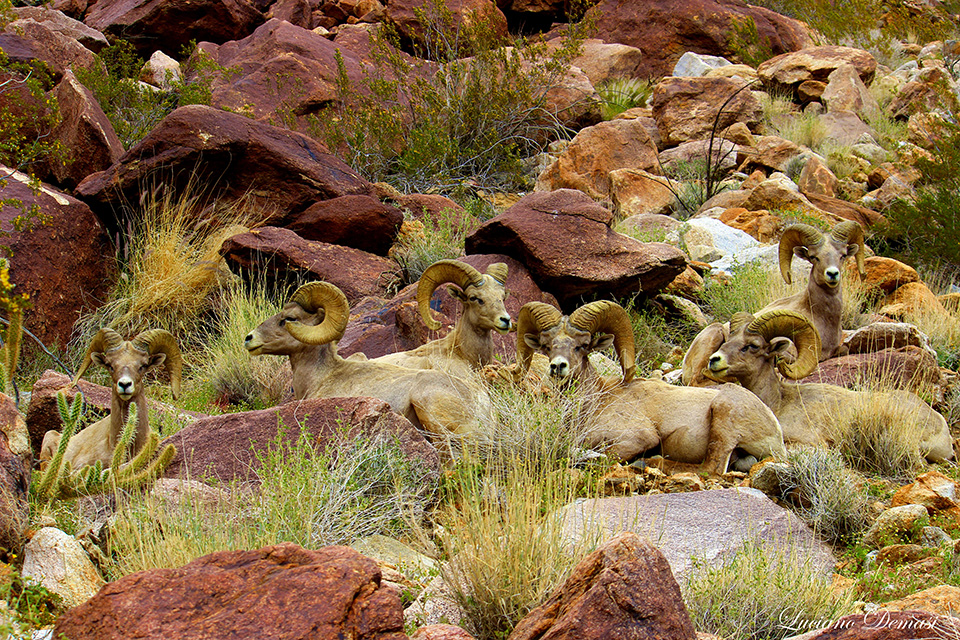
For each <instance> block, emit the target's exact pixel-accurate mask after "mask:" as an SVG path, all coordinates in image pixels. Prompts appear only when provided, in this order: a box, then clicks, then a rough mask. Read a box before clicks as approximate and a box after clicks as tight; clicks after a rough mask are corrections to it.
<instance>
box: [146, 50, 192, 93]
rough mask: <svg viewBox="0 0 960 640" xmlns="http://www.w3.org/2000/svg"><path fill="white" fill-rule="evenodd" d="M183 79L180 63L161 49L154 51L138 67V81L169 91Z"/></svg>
mask: <svg viewBox="0 0 960 640" xmlns="http://www.w3.org/2000/svg"><path fill="white" fill-rule="evenodd" d="M182 80H183V71H182V69H181V67H180V63H179V62H177V61H176V60H174V59H173V58H171V57H170V56H168V55H167V54H165V53H164V52H163V51H154V52H153V55H151V56H150V59H149V60H147V61H146V62H145V63H144V64H143V67H142V68H141V69H140V81H141V82H146V83H147V84H149V85H153V86H154V87H158V88H160V89H163V90H164V91H170V90H171V89H173V87H174V85H175V84H176V83H178V82H181V81H182Z"/></svg>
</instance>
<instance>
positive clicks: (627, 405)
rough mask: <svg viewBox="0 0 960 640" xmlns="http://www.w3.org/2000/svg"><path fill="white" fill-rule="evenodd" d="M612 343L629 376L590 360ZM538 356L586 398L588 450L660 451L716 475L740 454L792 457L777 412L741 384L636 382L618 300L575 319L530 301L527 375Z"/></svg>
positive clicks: (523, 362) (522, 338)
mask: <svg viewBox="0 0 960 640" xmlns="http://www.w3.org/2000/svg"><path fill="white" fill-rule="evenodd" d="M610 346H612V347H613V349H614V352H615V353H616V355H617V358H618V359H619V360H620V366H621V372H622V373H621V375H619V376H615V377H602V376H600V375H599V374H598V373H597V371H596V369H595V368H594V366H593V364H592V363H591V362H590V358H589V356H590V353H591V352H593V351H598V350H603V349H606V348H607V347H610ZM534 352H539V353H541V354H543V355H544V356H546V358H547V360H548V361H549V372H550V373H549V377H550V379H551V380H552V381H553V382H554V383H555V384H557V385H559V386H570V385H571V384H573V388H574V389H575V393H577V394H582V397H583V401H584V404H585V409H584V411H585V413H586V419H585V420H584V423H585V428H586V430H587V444H588V446H591V447H600V448H603V449H605V450H606V451H607V452H609V453H612V454H614V455H616V456H617V457H619V458H621V459H623V460H631V459H633V458H635V457H637V456H639V455H641V454H642V453H644V452H646V451H650V450H652V449H654V448H656V447H658V446H659V447H660V452H661V453H662V455H663V456H664V457H665V458H667V459H669V460H672V461H674V462H678V463H685V464H689V465H694V466H695V467H696V468H697V470H700V471H706V472H707V473H713V474H723V473H725V472H726V471H727V468H728V466H729V465H730V462H731V459H732V457H733V454H734V451H735V450H740V451H741V452H742V453H743V454H745V455H744V458H746V457H747V456H754V457H755V458H757V459H761V458H765V457H767V456H771V455H782V454H784V453H785V450H784V446H783V436H782V434H781V431H780V425H779V424H778V422H777V419H776V417H775V416H774V415H773V412H771V411H770V409H768V408H767V407H766V406H764V405H763V403H762V402H760V400H759V399H758V398H757V397H756V396H754V395H753V394H751V393H749V392H748V391H746V390H745V389H742V388H741V387H739V386H736V385H722V386H721V387H720V388H718V389H700V388H694V387H677V386H674V385H671V384H667V383H666V382H663V381H662V380H644V379H639V378H634V370H635V367H636V364H635V357H636V356H635V354H636V348H635V344H634V338H633V329H632V326H631V324H630V319H629V317H628V316H627V313H626V311H625V310H624V309H623V307H621V306H620V305H618V304H617V303H615V302H611V301H599V302H592V303H590V304H587V305H585V306H582V307H580V308H579V309H577V310H576V311H574V312H573V313H572V314H570V315H569V316H564V315H563V314H561V313H560V311H558V310H557V309H555V308H553V307H551V306H550V305H547V304H544V303H540V302H530V303H527V304H526V305H524V306H523V308H522V309H521V310H520V316H519V318H518V319H517V364H518V369H519V370H520V372H521V375H522V374H524V373H525V372H526V370H527V368H529V366H530V363H531V360H532V357H533V354H534Z"/></svg>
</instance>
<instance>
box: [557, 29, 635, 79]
mask: <svg viewBox="0 0 960 640" xmlns="http://www.w3.org/2000/svg"><path fill="white" fill-rule="evenodd" d="M570 64H572V65H573V66H575V67H579V68H580V70H581V71H583V72H584V73H585V74H586V75H587V78H589V79H590V83H591V84H593V86H595V87H598V86H600V85H601V84H603V83H604V82H607V81H609V80H617V79H620V78H636V77H639V76H640V73H639V70H640V69H641V68H642V66H643V51H641V50H640V49H637V48H636V47H630V46H627V45H625V44H619V43H617V42H604V41H603V40H598V39H596V38H588V39H587V40H584V41H583V51H582V52H581V53H580V55H579V56H577V57H576V58H574V59H573V61H572V62H571V63H570Z"/></svg>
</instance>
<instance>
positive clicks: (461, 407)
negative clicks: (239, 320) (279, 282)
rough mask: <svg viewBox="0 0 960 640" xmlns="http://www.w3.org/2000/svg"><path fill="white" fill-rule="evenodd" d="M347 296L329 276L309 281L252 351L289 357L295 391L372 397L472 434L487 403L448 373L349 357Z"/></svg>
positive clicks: (441, 431)
mask: <svg viewBox="0 0 960 640" xmlns="http://www.w3.org/2000/svg"><path fill="white" fill-rule="evenodd" d="M349 314H350V308H349V305H348V303H347V298H346V296H344V294H343V292H342V291H340V289H338V288H337V287H336V286H334V285H332V284H330V283H328V282H311V283H309V284H305V285H303V286H302V287H300V288H299V289H297V291H296V292H295V293H294V294H293V296H292V297H291V298H290V301H289V302H287V303H286V305H284V307H283V309H282V310H281V311H280V313H278V314H276V315H274V316H271V317H270V318H268V319H266V320H265V321H263V323H261V324H260V326H258V327H257V328H256V329H254V330H253V331H251V332H250V333H249V334H248V335H247V336H246V338H245V340H244V346H245V347H246V348H247V351H248V352H249V353H250V354H251V355H255V356H257V355H281V356H288V357H289V358H290V366H291V369H292V370H293V394H294V397H295V398H296V399H298V400H302V399H304V398H332V397H341V396H343V397H351V396H370V397H373V398H379V399H381V400H383V401H385V402H387V403H388V404H389V405H390V407H391V408H392V409H393V410H394V411H396V412H397V413H399V414H401V415H403V416H405V417H406V418H408V419H409V420H410V421H411V422H412V423H413V424H415V425H417V426H419V427H422V428H424V429H426V430H427V431H430V432H432V433H434V434H437V435H447V434H450V433H466V432H469V431H470V430H471V428H472V426H473V425H475V424H477V422H478V420H480V419H481V415H482V411H483V408H484V407H483V404H482V403H481V402H479V401H478V399H477V398H476V396H475V394H474V393H473V392H472V391H471V390H470V388H469V387H468V386H467V385H466V384H464V383H463V382H462V381H460V380H458V379H457V378H454V377H452V376H450V375H448V374H446V373H443V372H440V371H431V370H413V369H407V368H405V367H399V366H397V365H394V364H389V363H385V362H377V361H374V360H354V359H344V358H341V357H340V356H339V355H338V354H337V341H338V340H340V338H341V337H342V336H343V332H344V330H345V329H346V327H347V320H348V318H349Z"/></svg>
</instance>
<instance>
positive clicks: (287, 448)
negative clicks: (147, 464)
mask: <svg viewBox="0 0 960 640" xmlns="http://www.w3.org/2000/svg"><path fill="white" fill-rule="evenodd" d="M283 428H285V427H283V426H281V429H283ZM258 462H259V464H260V469H259V471H258V472H257V477H258V480H259V484H258V486H257V487H255V488H250V487H246V488H243V487H240V486H228V487H221V488H220V490H219V496H218V497H216V498H210V497H209V496H205V495H201V494H193V493H192V492H191V491H189V490H186V491H185V492H184V495H183V499H182V500H181V501H180V502H178V503H171V502H169V501H168V502H165V501H163V499H162V498H158V497H156V496H155V495H151V494H145V495H132V496H129V497H126V498H124V499H123V500H122V502H124V503H125V504H123V507H122V508H121V509H120V510H119V512H118V514H117V520H116V526H115V528H113V529H111V536H110V559H109V563H108V566H107V567H106V569H107V573H108V574H109V576H110V578H111V579H116V578H118V577H120V576H123V575H127V574H129V573H133V572H135V571H140V570H144V569H152V568H166V567H178V566H181V565H183V564H185V563H187V562H189V561H191V560H193V559H195V558H198V557H200V556H202V555H205V554H208V553H212V552H214V551H224V550H235V549H256V548H259V547H262V546H266V545H271V544H276V543H278V542H283V541H290V542H295V543H297V544H299V545H301V546H303V547H306V548H318V547H322V546H326V545H332V544H349V543H351V542H354V541H356V540H359V539H361V538H364V537H367V536H370V535H373V534H377V533H381V534H386V535H402V533H403V531H404V530H405V529H407V528H408V526H409V525H408V522H415V521H417V520H418V519H419V518H421V517H422V516H423V513H424V509H425V508H426V506H427V505H429V503H430V502H431V501H432V500H433V499H434V494H435V491H436V487H437V484H436V477H435V475H434V474H432V473H431V472H429V470H428V469H427V468H426V467H424V466H423V465H422V464H421V463H420V462H418V461H416V460H412V459H409V458H407V457H406V456H405V455H404V454H403V452H402V450H401V449H400V446H399V444H398V443H397V442H396V441H394V440H393V439H390V438H389V437H385V438H375V437H362V436H358V437H355V438H348V437H347V436H346V434H341V437H340V439H339V440H338V441H336V442H332V443H330V444H329V445H328V447H327V449H326V451H324V452H320V451H317V449H316V448H315V443H314V441H313V438H312V437H310V436H309V435H308V434H306V433H303V434H301V436H300V437H299V438H298V439H297V440H296V441H295V442H294V443H292V444H286V443H285V442H284V441H283V437H282V435H278V436H277V438H276V439H275V440H274V442H273V443H272V445H271V446H270V447H269V448H268V450H267V452H266V453H263V454H260V455H258Z"/></svg>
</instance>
